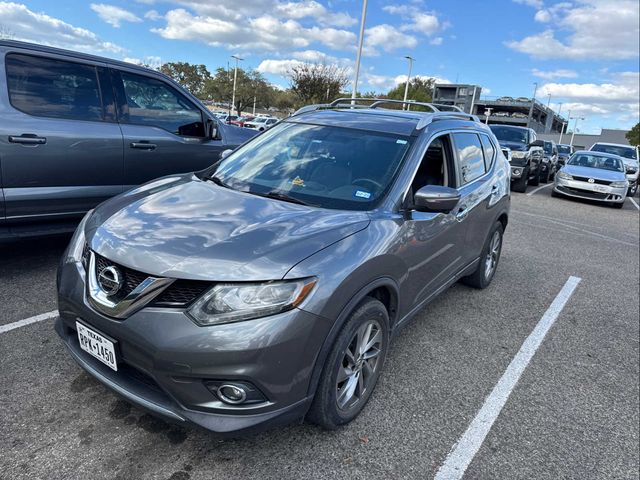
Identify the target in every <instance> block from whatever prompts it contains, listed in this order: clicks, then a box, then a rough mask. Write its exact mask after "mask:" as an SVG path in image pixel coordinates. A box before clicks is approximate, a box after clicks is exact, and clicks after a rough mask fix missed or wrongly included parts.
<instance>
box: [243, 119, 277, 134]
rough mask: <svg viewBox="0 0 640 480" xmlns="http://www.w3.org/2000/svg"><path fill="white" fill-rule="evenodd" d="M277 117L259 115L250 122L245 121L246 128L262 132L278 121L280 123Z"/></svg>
mask: <svg viewBox="0 0 640 480" xmlns="http://www.w3.org/2000/svg"><path fill="white" fill-rule="evenodd" d="M278 121H279V120H278V119H277V118H273V117H261V116H258V117H256V118H254V119H253V120H251V121H250V122H245V124H244V127H245V128H252V129H254V130H258V131H260V132H262V131H264V130H267V129H268V128H271V127H273V126H274V125H275V124H276V123H278Z"/></svg>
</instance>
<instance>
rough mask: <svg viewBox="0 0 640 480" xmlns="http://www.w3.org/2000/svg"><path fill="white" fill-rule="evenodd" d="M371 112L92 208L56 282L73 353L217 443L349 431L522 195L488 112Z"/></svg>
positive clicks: (473, 273)
mask: <svg viewBox="0 0 640 480" xmlns="http://www.w3.org/2000/svg"><path fill="white" fill-rule="evenodd" d="M366 100H367V99H358V101H359V102H363V101H366ZM368 101H369V102H374V103H372V104H371V105H370V106H369V108H363V109H356V108H350V102H351V99H342V102H344V103H341V101H340V100H338V101H336V102H334V104H333V105H332V106H324V107H321V109H319V110H318V109H317V108H318V107H313V108H314V110H313V111H306V112H303V113H299V114H297V115H294V116H291V117H289V118H287V119H285V120H283V121H282V122H280V123H279V124H278V125H276V126H274V127H273V128H272V129H269V130H267V131H266V132H264V133H263V134H261V135H260V136H258V137H256V138H254V139H252V140H251V141H249V142H248V143H246V144H245V145H244V146H242V147H240V148H239V149H237V150H235V151H234V152H233V153H231V154H229V155H226V156H225V158H224V159H223V160H222V161H221V162H220V163H219V164H217V165H215V166H213V167H211V168H209V169H207V170H205V171H202V172H199V173H196V174H183V175H171V176H168V177H165V178H162V179H158V180H155V181H153V182H151V183H148V184H146V185H144V186H142V187H139V188H136V189H134V190H132V191H130V192H127V193H124V194H122V195H120V196H118V197H115V198H113V199H111V200H108V201H106V202H105V203H103V204H102V205H100V206H99V207H98V208H96V209H95V210H94V211H92V212H91V213H89V214H87V216H86V217H85V218H84V220H83V221H82V223H81V224H80V226H79V227H78V229H77V230H76V233H75V235H74V237H73V239H72V240H71V243H70V245H69V247H68V249H67V251H66V252H65V254H64V257H63V259H62V261H61V264H60V268H59V271H58V305H59V312H60V318H59V319H58V321H57V323H56V327H55V328H56V330H57V332H58V334H59V335H60V337H61V338H62V340H63V341H64V343H65V345H66V346H67V348H68V349H69V351H70V353H71V355H72V356H73V358H74V359H75V360H76V361H77V362H78V363H79V364H80V365H81V366H82V367H83V368H84V369H86V370H87V371H88V372H89V373H90V374H91V375H93V376H94V377H96V378H97V379H98V380H100V381H101V382H103V383H104V384H106V385H107V386H109V387H110V388H112V389H114V390H115V391H117V392H118V393H120V394H121V395H123V396H124V397H125V398H127V399H129V400H130V401H131V402H133V403H135V404H137V405H140V406H142V407H143V408H146V409H148V410H151V411H152V412H154V413H155V414H157V415H160V416H163V417H165V418H168V419H170V420H173V421H177V422H193V423H196V424H199V425H201V426H203V427H206V428H208V429H210V430H213V431H216V432H223V433H230V432H235V433H236V434H237V433H240V432H248V431H251V430H254V429H258V428H262V427H266V426H268V425H274V424H277V423H286V422H291V421H293V420H296V419H300V418H302V417H304V416H306V418H308V419H309V420H311V421H313V422H315V423H317V424H319V425H322V426H323V427H325V428H336V427H337V426H339V425H342V424H345V423H348V422H349V421H351V420H352V419H353V418H355V417H356V416H357V415H358V413H359V412H360V411H361V410H362V408H363V407H364V406H365V404H366V403H367V401H368V399H369V397H370V395H371V392H372V391H373V389H374V387H375V385H376V382H377V380H378V377H379V375H380V373H381V371H382V368H383V364H384V361H385V357H386V355H387V352H388V350H389V342H390V340H391V338H392V337H393V335H394V334H396V333H397V332H398V331H399V329H400V327H401V326H402V325H403V324H405V322H407V321H408V320H409V319H410V318H411V317H413V316H414V315H415V314H416V312H419V311H420V310H421V309H422V307H424V306H425V305H426V304H427V303H428V302H429V301H431V300H432V299H433V298H435V297H436V296H437V295H438V294H439V293H442V292H443V291H445V290H446V289H447V288H448V287H449V286H450V285H452V284H453V283H454V282H456V281H457V280H460V279H462V280H463V281H464V282H466V283H467V284H469V285H471V286H473V287H477V288H484V287H487V286H488V285H489V284H490V282H491V280H492V279H493V277H494V274H495V272H496V267H497V264H498V260H499V258H500V251H501V246H502V236H503V233H504V230H505V228H506V226H507V221H508V215H509V202H510V196H509V165H508V163H507V161H506V160H505V158H504V157H503V155H502V152H501V151H500V149H499V148H498V142H497V141H496V139H495V137H494V135H493V134H492V133H491V130H489V128H487V127H486V126H485V125H484V124H482V123H479V122H478V121H477V118H476V117H474V116H471V115H468V114H464V113H454V112H438V111H437V110H436V109H435V108H434V110H436V111H434V113H423V112H413V111H400V110H391V109H384V108H379V106H380V105H381V102H377V101H375V100H373V99H368ZM389 102H392V101H388V100H385V101H383V102H382V103H383V104H386V103H389ZM422 105H427V104H422Z"/></svg>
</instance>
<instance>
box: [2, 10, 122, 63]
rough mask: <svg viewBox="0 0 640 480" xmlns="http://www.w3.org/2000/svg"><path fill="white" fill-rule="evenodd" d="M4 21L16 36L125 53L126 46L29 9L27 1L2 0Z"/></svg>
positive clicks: (79, 47) (65, 46) (102, 51)
mask: <svg viewBox="0 0 640 480" xmlns="http://www.w3.org/2000/svg"><path fill="white" fill-rule="evenodd" d="M0 21H1V22H2V23H3V24H4V25H6V26H7V28H8V29H9V30H10V31H11V35H12V37H13V38H14V39H15V40H22V41H26V42H35V43H42V44H45V45H51V46H54V47H61V48H68V49H71V50H79V51H83V52H91V53H105V52H111V53H121V52H124V49H123V48H122V47H120V46H118V45H116V44H114V43H111V42H105V41H103V40H101V39H100V38H99V37H98V36H97V35H96V34H95V33H93V32H91V31H89V30H87V29H84V28H79V27H74V26H73V25H70V24H69V23H66V22H63V21H62V20H60V19H58V18H55V17H51V16H49V15H46V14H44V13H37V12H34V11H32V10H29V9H28V8H27V7H26V6H25V5H21V4H18V3H12V2H0Z"/></svg>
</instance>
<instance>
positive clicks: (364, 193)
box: [353, 190, 371, 199]
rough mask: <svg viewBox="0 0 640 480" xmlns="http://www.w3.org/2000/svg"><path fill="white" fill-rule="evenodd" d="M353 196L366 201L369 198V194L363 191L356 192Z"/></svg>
mask: <svg viewBox="0 0 640 480" xmlns="http://www.w3.org/2000/svg"><path fill="white" fill-rule="evenodd" d="M353 196H354V197H358V198H366V199H369V198H371V194H370V193H369V192H365V191H363V190H356V193H354V194H353Z"/></svg>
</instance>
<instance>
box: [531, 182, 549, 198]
mask: <svg viewBox="0 0 640 480" xmlns="http://www.w3.org/2000/svg"><path fill="white" fill-rule="evenodd" d="M552 185H553V183H547V184H546V185H542V186H541V187H538V188H534V189H533V190H531V191H530V192H529V193H527V197H530V196H531V195H533V194H534V193H536V192H537V191H539V190H542V189H543V188H547V187H550V186H552Z"/></svg>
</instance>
